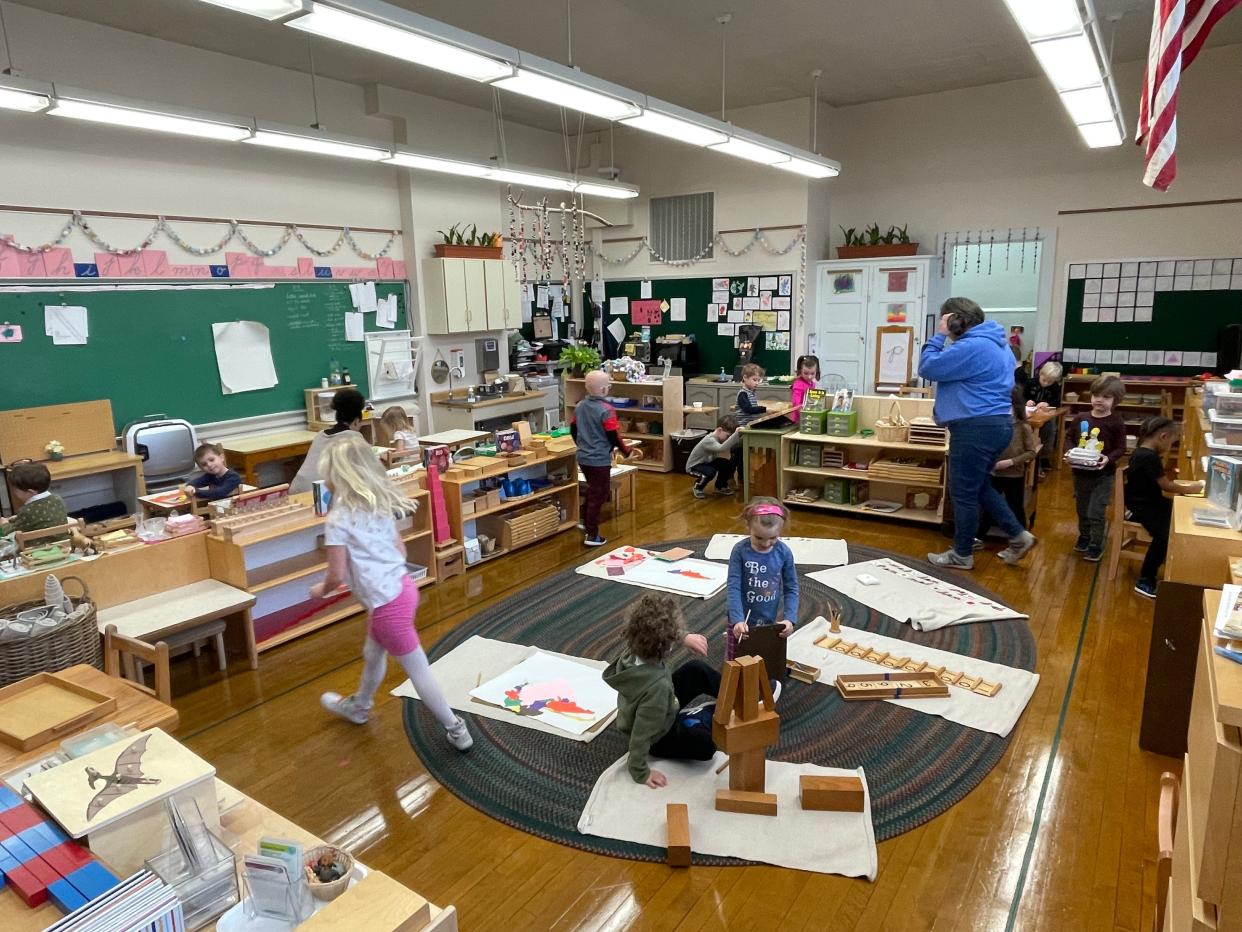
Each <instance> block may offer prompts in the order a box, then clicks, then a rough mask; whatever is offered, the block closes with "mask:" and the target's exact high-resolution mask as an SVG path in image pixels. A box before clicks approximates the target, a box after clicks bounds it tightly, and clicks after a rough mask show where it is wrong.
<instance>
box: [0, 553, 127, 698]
mask: <svg viewBox="0 0 1242 932" xmlns="http://www.w3.org/2000/svg"><path fill="white" fill-rule="evenodd" d="M60 581H61V584H62V585H63V584H65V583H69V582H75V583H77V584H78V586H79V588H81V590H82V593H81V595H78V596H74V595H73V594H72V593H66V595H68V596H69V597H70V598H71V599H73V601H74V602H75V603H76V604H77V605H81V604H82V603H83V602H86V603H89V604H90V610H89V611H87V612H85V613H84V614H83V615H82V616H81V617H80V618H77V619H75V620H74V621H71V622H68V623H66V624H63V625H58V626H57V627H55V628H52V629H51V630H50V631H45V632H43V633H41V634H35V635H32V636H30V637H24V638H12V639H8V640H3V641H0V686H8V685H9V684H10V683H16V682H17V681H18V680H22V679H25V678H26V677H28V676H33V675H34V674H35V673H55V672H56V671H57V670H64V669H65V668H66V667H72V666H76V665H77V664H80V663H88V664H90V665H91V666H92V667H96V668H97V669H100V670H102V669H103V643H102V638H100V636H99V626H98V621H97V620H96V617H95V616H96V612H95V604H94V602H93V601H92V600H91V593H90V590H89V589H88V588H87V586H86V582H85V581H84V580H82V579H81V578H79V577H77V576H63V577H61V580H60ZM42 605H43V599H41V598H39V599H30V600H28V601H26V602H17V603H15V604H13V605H6V606H4V607H3V608H0V617H4V618H13V617H14V616H16V615H17V613H18V612H24V611H27V610H28V609H32V608H39V607H41V606H42Z"/></svg>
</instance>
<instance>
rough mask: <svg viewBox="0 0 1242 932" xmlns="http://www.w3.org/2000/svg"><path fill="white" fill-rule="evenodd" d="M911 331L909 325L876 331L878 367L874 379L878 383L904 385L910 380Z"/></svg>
mask: <svg viewBox="0 0 1242 932" xmlns="http://www.w3.org/2000/svg"><path fill="white" fill-rule="evenodd" d="M912 334H913V331H912V330H911V329H910V328H909V327H902V328H901V329H900V330H888V331H886V330H883V329H880V330H879V331H877V334H876V335H877V337H878V338H879V345H880V367H879V371H878V372H876V376H875V380H876V383H877V384H880V385H904V384H905V383H906V382H909V381H910V363H911V360H910V344H911V342H912V341H911V336H912Z"/></svg>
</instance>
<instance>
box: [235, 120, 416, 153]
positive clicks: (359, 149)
mask: <svg viewBox="0 0 1242 932" xmlns="http://www.w3.org/2000/svg"><path fill="white" fill-rule="evenodd" d="M242 142H248V143H252V144H254V145H256V146H268V147H269V148H272V149H289V150H291V151H294V152H307V153H311V154H313V155H334V156H337V157H338V158H345V159H361V160H363V161H367V162H378V161H380V159H386V158H388V157H389V156H390V155H391V154H392V153H390V152H389V151H388V150H387V149H381V148H379V146H378V145H376V144H373V143H367V142H363V141H361V140H353V139H350V138H349V137H347V136H338V135H335V134H333V133H325V132H322V131H317V130H312V129H306V130H302V129H297V128H294V127H277V126H273V125H271V124H264V123H259V124H257V125H256V128H255V133H254V135H253V136H251V137H250V138H249V139H243V140H242Z"/></svg>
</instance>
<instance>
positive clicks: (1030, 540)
mask: <svg viewBox="0 0 1242 932" xmlns="http://www.w3.org/2000/svg"><path fill="white" fill-rule="evenodd" d="M1035 544H1036V540H1035V535H1034V534H1032V533H1031V532H1030V531H1023V532H1022V533H1021V534H1019V535H1018V536H1017V537H1014V538H1011V539H1010V541H1009V546H1008V547H1006V548H1005V549H1004V550H1002V551H1001V552H1000V553H999V554H998V556H999V557H1000V558H1001V560H1003V561H1004V562H1005V563H1008V564H1009V565H1010V566H1013V564H1015V563H1017V562H1018V561H1019V560H1021V559H1022V558H1023V557H1024V556H1026V555H1027V554H1028V553H1029V552H1030V550H1031V548H1032V547H1034V546H1035Z"/></svg>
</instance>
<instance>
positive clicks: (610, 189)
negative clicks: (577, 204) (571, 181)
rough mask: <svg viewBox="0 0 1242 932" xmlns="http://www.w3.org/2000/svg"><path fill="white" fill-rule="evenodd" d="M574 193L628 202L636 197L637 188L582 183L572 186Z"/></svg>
mask: <svg viewBox="0 0 1242 932" xmlns="http://www.w3.org/2000/svg"><path fill="white" fill-rule="evenodd" d="M574 193H575V194H585V195H588V196H592V197H609V198H612V199H614V200H628V199H629V198H632V197H638V188H632V187H630V186H629V185H619V184H597V183H596V182H594V181H583V182H580V183H578V184H576V185H574Z"/></svg>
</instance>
